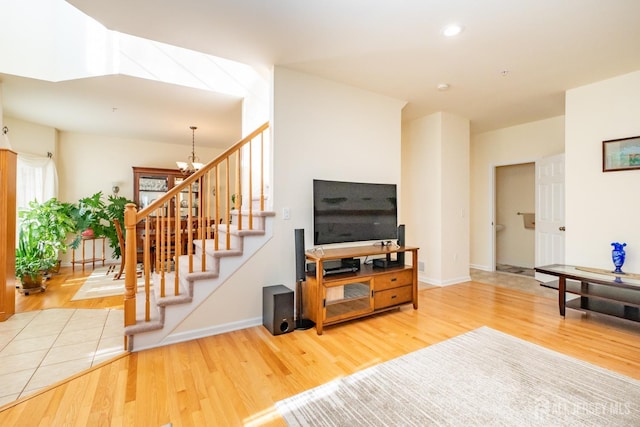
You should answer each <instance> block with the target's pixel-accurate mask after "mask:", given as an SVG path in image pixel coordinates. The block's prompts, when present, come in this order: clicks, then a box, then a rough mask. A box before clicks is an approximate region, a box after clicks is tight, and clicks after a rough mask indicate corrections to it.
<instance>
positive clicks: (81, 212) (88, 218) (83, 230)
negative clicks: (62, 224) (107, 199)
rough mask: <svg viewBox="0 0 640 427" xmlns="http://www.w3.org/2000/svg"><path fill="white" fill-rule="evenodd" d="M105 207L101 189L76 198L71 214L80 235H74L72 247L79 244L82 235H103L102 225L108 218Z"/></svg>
mask: <svg viewBox="0 0 640 427" xmlns="http://www.w3.org/2000/svg"><path fill="white" fill-rule="evenodd" d="M106 208H107V206H106V205H105V203H104V200H102V191H98V192H97V193H95V194H93V195H91V196H87V197H83V198H81V199H80V200H78V204H77V205H76V206H75V208H74V211H73V216H74V219H75V221H76V229H77V231H78V232H79V233H80V235H78V236H76V239H75V240H74V241H73V243H72V246H73V247H74V248H77V247H78V246H79V245H80V239H82V237H94V236H95V237H101V236H104V233H103V231H104V227H105V225H106V223H107V221H108V220H109V217H108V216H107V211H106Z"/></svg>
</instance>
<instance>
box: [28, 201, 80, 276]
mask: <svg viewBox="0 0 640 427" xmlns="http://www.w3.org/2000/svg"><path fill="white" fill-rule="evenodd" d="M72 209H73V207H72V205H71V204H70V203H63V202H61V201H59V200H58V199H56V198H55V197H54V198H51V199H49V200H47V201H46V202H44V203H38V202H37V201H32V202H30V203H29V207H28V208H25V209H21V210H20V211H19V213H18V216H19V218H20V230H19V231H20V233H21V234H22V236H23V238H24V239H25V241H23V243H24V244H25V245H31V246H34V245H35V244H36V243H37V244H38V247H39V249H38V250H37V251H36V250H35V248H33V247H27V246H25V247H24V248H23V249H25V250H26V251H27V252H26V253H25V252H22V253H16V262H21V261H22V256H26V255H27V254H28V255H33V256H35V254H40V256H41V257H42V258H45V259H47V260H49V261H50V263H51V267H50V270H55V267H59V260H58V255H59V254H60V252H62V253H64V252H66V251H67V247H68V246H67V235H68V234H69V233H72V232H73V231H74V230H75V228H76V224H75V221H74V219H73V217H72ZM27 237H28V239H27ZM18 239H19V243H20V236H19V237H18Z"/></svg>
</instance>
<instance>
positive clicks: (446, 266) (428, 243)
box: [402, 113, 469, 285]
mask: <svg viewBox="0 0 640 427" xmlns="http://www.w3.org/2000/svg"><path fill="white" fill-rule="evenodd" d="M402 130H403V132H402V184H403V188H402V194H403V205H402V206H403V221H404V222H405V225H406V226H407V244H409V245H411V246H418V247H419V248H420V250H419V252H418V260H419V272H418V275H419V279H420V280H421V281H424V282H427V283H431V284H438V285H445V284H453V283H459V282H463V281H466V280H468V279H469V120H467V119H464V118H461V117H457V116H454V115H452V114H448V113H435V114H432V115H429V116H426V117H422V118H419V119H416V120H412V121H410V122H406V123H404V124H403V127H402ZM423 265H424V269H422V266H423Z"/></svg>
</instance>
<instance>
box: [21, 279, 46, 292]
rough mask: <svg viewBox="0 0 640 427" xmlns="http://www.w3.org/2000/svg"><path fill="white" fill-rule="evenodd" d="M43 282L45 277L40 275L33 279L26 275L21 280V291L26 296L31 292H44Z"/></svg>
mask: <svg viewBox="0 0 640 427" xmlns="http://www.w3.org/2000/svg"><path fill="white" fill-rule="evenodd" d="M43 281H44V276H43V275H41V274H38V275H37V276H36V277H35V278H34V277H31V275H29V274H27V275H24V276H22V278H21V279H20V287H19V290H20V292H22V293H23V294H25V295H29V293H31V292H42V291H43V290H44V288H43V287H42V282H43Z"/></svg>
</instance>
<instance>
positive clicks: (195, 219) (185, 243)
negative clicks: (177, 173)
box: [124, 122, 269, 345]
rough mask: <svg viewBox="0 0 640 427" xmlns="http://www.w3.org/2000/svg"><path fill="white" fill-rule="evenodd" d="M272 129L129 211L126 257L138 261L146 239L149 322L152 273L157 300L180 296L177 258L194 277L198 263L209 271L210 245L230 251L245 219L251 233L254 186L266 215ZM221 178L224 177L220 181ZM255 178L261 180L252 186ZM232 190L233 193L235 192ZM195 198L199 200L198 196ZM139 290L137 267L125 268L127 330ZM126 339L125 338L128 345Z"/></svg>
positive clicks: (266, 126) (133, 318) (263, 127)
mask: <svg viewBox="0 0 640 427" xmlns="http://www.w3.org/2000/svg"><path fill="white" fill-rule="evenodd" d="M268 129H269V122H267V123H264V124H263V125H261V126H260V127H258V128H257V129H256V130H254V131H253V132H251V133H250V134H249V135H247V136H246V137H244V138H242V139H241V140H240V141H238V142H237V143H235V144H234V145H233V146H231V147H229V148H228V149H227V150H225V151H224V152H223V153H221V154H220V155H219V156H218V157H216V158H214V159H213V160H211V161H210V162H209V163H207V164H206V165H204V166H203V167H202V168H201V169H200V170H198V171H195V172H194V173H192V174H191V175H189V176H188V177H185V179H184V180H183V181H182V182H180V183H179V184H176V185H175V186H174V187H173V188H171V189H170V190H169V191H167V192H166V193H165V194H163V195H162V196H161V197H158V199H157V200H155V201H154V202H152V203H151V204H150V205H149V206H147V207H145V208H143V209H141V210H140V211H137V210H136V205H135V204H133V203H131V204H127V205H126V206H125V215H124V224H125V230H126V235H125V239H126V243H125V248H126V249H125V250H126V254H124V256H126V257H127V258H128V259H136V251H137V246H138V239H139V238H140V237H141V238H142V246H143V252H144V255H143V259H144V268H143V274H144V279H145V285H144V290H145V321H147V322H148V321H149V320H150V288H151V276H152V274H156V275H157V276H156V279H157V280H159V282H160V294H159V295H157V296H158V297H165V296H167V294H168V293H169V294H172V295H176V296H177V295H179V294H180V286H179V272H180V271H179V269H180V263H179V262H178V258H179V257H180V256H181V255H187V256H188V257H189V264H188V269H189V273H192V272H193V271H194V265H195V264H196V263H197V264H199V268H200V271H206V268H207V265H206V262H207V261H206V254H205V251H204V248H205V246H207V242H208V241H211V240H213V248H214V249H215V250H230V249H231V240H230V234H231V231H232V230H233V229H235V230H243V229H244V228H245V225H244V224H243V220H242V216H243V215H242V214H246V215H248V220H246V221H245V222H247V225H246V227H248V229H249V230H251V229H252V228H253V214H254V210H255V209H254V206H253V194H254V187H256V188H255V189H257V190H259V195H258V201H259V207H258V208H257V210H259V211H264V209H265V203H264V200H265V180H264V174H265V167H264V161H265V158H264V157H265V156H264V150H265V147H264V146H265V133H266V131H267V130H268ZM258 137H259V138H258ZM256 139H258V140H259V141H257V142H256V143H259V147H258V148H259V150H260V155H259V163H258V162H256V161H255V157H257V156H254V153H253V151H254V149H255V144H254V140H256ZM232 160H233V161H232ZM254 162H255V163H254ZM231 169H233V172H232V171H231ZM221 174H223V178H222V179H221ZM256 174H258V175H259V178H258V179H257V180H255V181H254V176H255V175H256ZM232 188H233V192H231V189H232ZM244 188H246V189H247V193H248V203H246V204H243V192H244V190H243V189H244ZM196 192H197V193H196ZM195 194H197V197H194V195H195ZM245 211H246V212H245ZM232 218H237V224H234V225H233V226H232V225H231V220H232ZM142 223H144V225H142ZM138 231H139V233H138ZM219 231H224V232H225V234H226V239H225V241H224V242H219V239H218V236H219ZM196 242H199V244H200V245H201V246H202V249H203V250H202V257H200V259H198V260H195V259H194V258H195V257H194V244H195V243H196ZM221 246H222V249H221ZM170 271H173V272H174V273H175V274H173V277H174V286H173V291H167V289H166V283H165V278H166V273H169V272H170ZM136 286H137V279H136V264H135V263H134V262H128V263H126V264H125V293H124V324H125V326H131V325H135V324H136V291H137V289H136ZM126 339H127V338H126V337H125V345H126V344H127V343H126Z"/></svg>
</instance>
